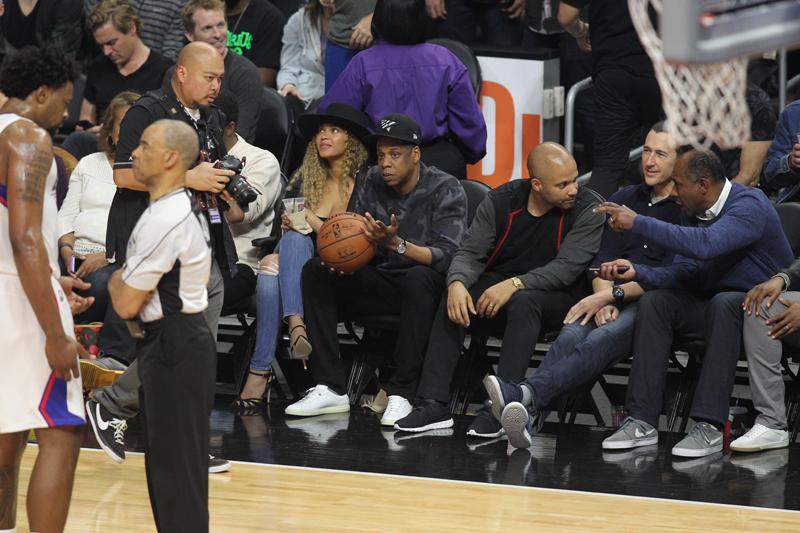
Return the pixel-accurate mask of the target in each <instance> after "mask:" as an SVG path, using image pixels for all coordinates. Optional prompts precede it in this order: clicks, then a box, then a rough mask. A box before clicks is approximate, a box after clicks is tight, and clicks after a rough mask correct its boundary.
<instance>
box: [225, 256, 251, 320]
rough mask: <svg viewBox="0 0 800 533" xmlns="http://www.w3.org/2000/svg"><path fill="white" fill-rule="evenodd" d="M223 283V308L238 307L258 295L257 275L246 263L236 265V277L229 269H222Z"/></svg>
mask: <svg viewBox="0 0 800 533" xmlns="http://www.w3.org/2000/svg"><path fill="white" fill-rule="evenodd" d="M220 273H221V274H222V283H223V285H224V287H225V292H224V294H225V296H224V297H223V303H222V307H223V309H224V308H227V307H229V306H232V305H236V304H237V303H239V302H241V301H242V300H244V299H246V298H250V297H251V296H252V295H254V294H255V293H256V274H255V272H253V269H252V268H250V267H249V266H248V265H245V264H244V263H236V272H235V275H233V276H232V275H231V271H230V270H228V269H227V268H221V269H220Z"/></svg>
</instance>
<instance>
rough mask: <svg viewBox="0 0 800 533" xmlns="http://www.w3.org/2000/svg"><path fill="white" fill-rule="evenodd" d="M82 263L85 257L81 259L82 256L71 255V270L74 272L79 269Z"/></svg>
mask: <svg viewBox="0 0 800 533" xmlns="http://www.w3.org/2000/svg"><path fill="white" fill-rule="evenodd" d="M82 264H83V259H81V258H80V257H76V256H74V255H73V256H71V257H70V258H69V271H70V272H72V273H73V274H74V273H75V272H77V271H78V269H79V268H80V267H81V265H82Z"/></svg>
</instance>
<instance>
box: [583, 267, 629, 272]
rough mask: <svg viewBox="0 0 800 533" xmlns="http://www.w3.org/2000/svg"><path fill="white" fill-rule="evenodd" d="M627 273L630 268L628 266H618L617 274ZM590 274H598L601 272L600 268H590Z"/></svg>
mask: <svg viewBox="0 0 800 533" xmlns="http://www.w3.org/2000/svg"><path fill="white" fill-rule="evenodd" d="M627 271H628V267H626V266H618V267H617V273H618V274H624V273H625V272H627ZM589 272H594V273H595V274H597V273H598V272H600V267H589Z"/></svg>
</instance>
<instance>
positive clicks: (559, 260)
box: [395, 142, 603, 438]
mask: <svg viewBox="0 0 800 533" xmlns="http://www.w3.org/2000/svg"><path fill="white" fill-rule="evenodd" d="M528 172H529V173H530V175H531V179H530V180H515V181H512V182H509V183H507V184H505V185H503V186H501V187H498V188H497V189H495V190H493V191H491V192H490V193H489V195H488V197H487V198H486V199H485V200H484V201H483V202H482V203H481V204H480V206H478V210H477V212H476V214H475V218H474V220H473V222H472V225H471V226H470V228H469V230H468V231H467V236H466V239H465V240H464V243H463V244H462V245H461V247H460V248H459V249H458V251H457V252H456V253H455V256H454V257H453V261H452V263H451V264H450V268H449V270H448V272H447V295H446V296H445V297H444V298H443V300H442V302H441V304H440V305H439V310H438V311H437V314H436V318H435V319H434V323H433V329H432V331H431V336H430V342H429V344H428V350H427V354H426V356H425V365H424V368H423V372H422V380H421V382H420V385H419V388H418V389H417V396H419V397H420V398H421V399H422V401H421V402H419V403H418V406H417V407H415V409H414V410H413V411H412V412H411V414H409V415H408V416H407V417H405V418H403V419H402V420H399V421H398V422H397V424H396V425H395V428H397V429H399V430H403V431H426V430H429V429H441V428H448V427H451V426H452V425H453V419H452V418H451V416H450V411H449V409H448V408H447V404H448V400H449V398H450V390H449V388H450V381H451V380H452V378H453V373H454V371H455V369H456V365H457V364H458V358H459V356H460V354H461V347H462V346H463V343H464V336H465V334H466V332H467V331H469V332H471V333H472V334H473V335H475V334H477V335H502V337H503V344H502V348H501V350H500V364H499V366H498V372H497V373H498V375H499V376H500V377H501V378H502V379H504V380H508V381H511V382H513V383H517V382H519V381H522V379H523V377H524V376H525V370H526V369H527V368H528V362H529V361H530V358H531V355H532V354H533V347H534V345H535V344H536V341H537V340H538V338H539V334H540V332H543V331H548V330H554V329H558V328H559V327H561V322H562V321H563V319H564V316H565V315H566V314H567V311H568V310H569V309H570V307H571V306H572V305H573V304H574V303H575V302H576V301H577V300H578V298H580V297H581V296H583V294H584V292H585V291H586V287H585V285H586V283H585V280H584V277H583V273H584V271H585V270H586V267H587V266H588V265H589V262H590V261H591V260H592V259H593V258H594V255H595V254H596V253H597V251H598V250H599V248H600V238H601V234H602V231H603V216H601V215H598V214H596V213H594V212H593V209H594V207H596V206H597V204H598V202H599V201H600V198H599V197H598V196H597V195H596V194H595V193H594V192H592V191H590V190H588V189H581V188H579V187H578V181H577V179H578V168H577V166H576V164H575V160H574V159H573V158H572V156H571V155H570V154H569V153H568V152H567V151H566V150H565V149H564V147H563V146H561V145H559V144H556V143H550V142H548V143H543V144H540V145H539V146H537V147H536V148H534V149H533V150H532V151H531V153H530V154H529V155H528ZM502 432H503V430H502V428H501V427H500V423H499V422H498V421H497V420H496V419H495V418H494V417H493V416H492V414H491V412H490V411H489V409H488V407H484V409H482V410H481V411H480V412H479V413H478V416H477V417H476V418H475V420H474V422H473V423H472V425H471V426H470V427H469V429H468V431H467V435H468V436H474V437H486V438H490V437H497V436H499V435H502Z"/></svg>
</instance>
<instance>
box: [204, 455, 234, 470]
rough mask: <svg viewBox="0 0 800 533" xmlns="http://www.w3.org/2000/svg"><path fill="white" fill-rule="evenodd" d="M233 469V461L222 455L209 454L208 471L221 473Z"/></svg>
mask: <svg viewBox="0 0 800 533" xmlns="http://www.w3.org/2000/svg"><path fill="white" fill-rule="evenodd" d="M230 469H231V462H230V461H228V460H227V459H222V458H220V457H214V456H213V455H209V456H208V473H209V474H219V473H220V472H227V471H228V470H230Z"/></svg>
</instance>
